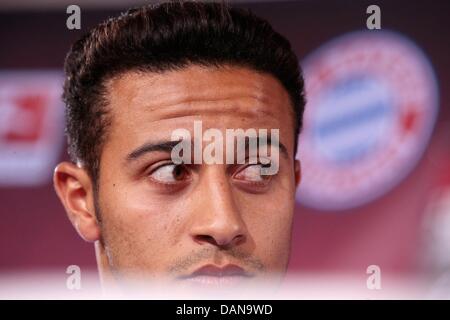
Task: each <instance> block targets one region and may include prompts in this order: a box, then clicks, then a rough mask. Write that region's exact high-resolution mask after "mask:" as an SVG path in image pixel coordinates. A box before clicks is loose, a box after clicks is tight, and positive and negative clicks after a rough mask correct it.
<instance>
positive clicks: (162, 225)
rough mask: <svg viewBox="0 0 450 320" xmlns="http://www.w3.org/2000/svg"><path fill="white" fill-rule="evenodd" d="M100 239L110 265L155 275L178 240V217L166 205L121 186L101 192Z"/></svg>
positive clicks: (144, 194) (138, 191) (137, 191)
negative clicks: (169, 248)
mask: <svg viewBox="0 0 450 320" xmlns="http://www.w3.org/2000/svg"><path fill="white" fill-rule="evenodd" d="M100 200H101V201H100V207H101V211H102V212H101V213H102V220H103V224H102V236H103V239H104V242H105V246H106V247H107V250H108V251H109V254H110V258H111V259H113V261H112V262H113V263H114V265H116V266H120V267H121V268H131V269H139V268H149V267H151V269H152V270H155V271H158V270H159V269H160V267H162V265H163V264H164V261H165V260H170V257H169V256H170V255H171V253H170V251H171V250H167V248H168V245H169V243H171V242H173V241H174V239H175V238H177V235H176V234H177V230H178V229H179V228H178V226H177V221H178V220H179V218H178V217H177V213H176V212H174V211H173V207H172V206H170V205H168V204H167V203H166V204H164V203H161V201H159V199H157V198H152V197H151V196H150V194H146V193H145V192H142V191H140V190H136V189H133V188H132V187H130V186H128V187H126V188H120V185H118V184H115V185H114V186H110V187H107V186H105V187H104V188H103V189H101V194H100Z"/></svg>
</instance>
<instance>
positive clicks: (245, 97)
mask: <svg viewBox="0 0 450 320" xmlns="http://www.w3.org/2000/svg"><path fill="white" fill-rule="evenodd" d="M107 89H108V97H109V99H108V100H109V103H110V106H112V109H111V110H110V111H112V112H113V113H114V114H117V113H121V112H126V113H127V114H136V112H133V113H130V112H129V111H137V112H140V111H142V112H146V113H153V114H154V116H155V118H156V117H158V116H164V115H170V114H171V113H172V112H173V111H175V110H174V109H175V108H177V107H178V108H179V107H180V106H181V105H184V106H185V107H187V106H189V108H182V109H183V110H184V111H186V112H187V113H191V114H192V113H204V112H206V113H207V112H214V113H216V112H220V111H224V112H229V111H237V112H247V113H250V114H260V113H266V114H269V115H273V114H277V113H279V112H280V111H281V110H279V107H280V106H282V105H284V106H287V107H290V100H289V95H288V93H287V91H286V90H285V89H284V87H283V86H282V85H281V83H280V82H279V81H278V80H277V79H275V78H274V77H273V76H271V75H269V74H264V73H258V72H256V71H253V70H249V69H246V68H240V67H227V66H223V67H220V68H217V67H202V66H196V65H194V66H190V67H186V68H183V69H181V70H176V71H168V72H163V73H151V72H128V73H125V74H123V75H121V76H120V77H118V78H115V79H113V80H111V81H109V83H108V84H107ZM215 102H218V103H219V104H220V107H218V108H213V107H210V106H209V107H208V106H206V105H214V104H215ZM227 102H230V103H227ZM250 106H251V107H250ZM135 108H136V110H135ZM217 109H219V110H217ZM230 109H231V110H230ZM179 111H181V110H179ZM177 113H179V112H177Z"/></svg>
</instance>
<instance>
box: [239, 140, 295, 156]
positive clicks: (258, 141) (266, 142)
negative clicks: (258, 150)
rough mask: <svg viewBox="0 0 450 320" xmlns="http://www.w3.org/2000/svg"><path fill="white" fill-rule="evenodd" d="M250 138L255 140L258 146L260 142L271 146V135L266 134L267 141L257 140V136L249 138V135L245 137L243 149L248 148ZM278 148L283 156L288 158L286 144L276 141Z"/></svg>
mask: <svg viewBox="0 0 450 320" xmlns="http://www.w3.org/2000/svg"><path fill="white" fill-rule="evenodd" d="M250 140H252V141H253V140H256V145H257V146H258V147H259V146H261V145H262V144H263V145H267V146H272V139H271V136H270V135H269V136H267V141H264V139H263V140H259V138H251V137H247V138H246V139H245V149H246V150H248V149H249V145H250ZM278 149H279V151H281V153H282V154H283V156H284V157H286V158H289V152H288V151H287V148H286V146H285V145H284V144H283V143H281V141H278Z"/></svg>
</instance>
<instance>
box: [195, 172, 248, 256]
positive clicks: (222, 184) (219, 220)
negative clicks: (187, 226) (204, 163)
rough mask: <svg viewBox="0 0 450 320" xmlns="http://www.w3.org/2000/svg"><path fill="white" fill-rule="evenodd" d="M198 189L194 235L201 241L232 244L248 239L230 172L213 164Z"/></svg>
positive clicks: (225, 246)
mask: <svg viewBox="0 0 450 320" xmlns="http://www.w3.org/2000/svg"><path fill="white" fill-rule="evenodd" d="M210 169H211V170H209V172H208V173H206V174H205V176H204V177H203V178H204V179H202V180H203V181H202V182H201V183H200V185H199V186H198V189H197V194H196V195H195V196H196V197H198V198H197V200H196V202H197V203H196V206H195V208H194V210H195V211H196V212H195V214H194V215H193V222H192V227H191V230H190V231H191V232H190V233H191V237H192V238H193V240H194V241H195V242H197V243H199V244H212V245H214V246H217V247H221V248H231V247H234V246H237V245H239V244H242V243H244V242H245V240H246V237H247V229H246V226H245V223H244V221H243V220H242V217H241V213H240V212H239V209H238V206H237V204H236V202H235V199H234V196H233V190H232V188H231V186H230V184H229V181H228V177H227V174H226V173H225V172H220V170H214V169H213V168H210Z"/></svg>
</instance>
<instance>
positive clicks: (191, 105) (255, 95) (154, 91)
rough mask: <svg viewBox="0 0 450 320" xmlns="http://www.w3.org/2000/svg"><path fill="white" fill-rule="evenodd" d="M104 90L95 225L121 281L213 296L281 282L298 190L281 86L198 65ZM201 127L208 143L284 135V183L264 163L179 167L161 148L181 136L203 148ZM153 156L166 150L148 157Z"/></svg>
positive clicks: (136, 77)
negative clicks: (222, 288)
mask: <svg viewBox="0 0 450 320" xmlns="http://www.w3.org/2000/svg"><path fill="white" fill-rule="evenodd" d="M107 88H108V100H109V104H108V110H109V112H110V115H111V119H112V122H111V125H110V127H108V134H107V138H106V140H105V144H104V147H103V149H102V154H101V159H100V160H101V161H100V175H99V181H98V186H99V191H98V196H97V208H98V211H99V212H97V214H98V215H100V217H99V218H101V224H100V227H99V228H100V234H101V239H102V241H101V243H102V248H103V250H102V251H103V252H104V255H105V257H104V258H105V259H106V261H107V265H108V268H110V270H111V271H112V273H113V274H114V275H115V277H116V278H117V279H121V280H125V279H128V280H129V279H135V280H136V279H142V277H146V278H151V279H159V278H166V279H169V280H170V281H174V282H176V283H195V284H215V285H217V284H218V285H227V284H231V283H233V284H234V283H245V282H246V281H254V280H256V281H257V280H258V279H261V278H263V277H266V276H273V275H275V276H276V277H280V276H281V275H282V274H283V273H284V272H285V270H286V267H287V264H288V259H289V252H290V240H291V226H292V219H293V212H294V195H295V188H296V183H297V182H298V179H299V167H298V163H297V164H296V163H295V161H294V154H293V153H294V144H295V141H294V134H293V132H294V127H293V126H294V120H293V115H292V114H293V111H292V106H291V103H290V100H289V96H288V93H287V91H286V90H285V89H284V87H283V86H282V85H281V84H280V83H279V82H278V81H277V80H276V79H275V78H274V77H272V76H270V75H267V74H259V73H257V72H254V71H251V70H248V69H244V68H237V67H226V68H225V67H223V68H219V69H218V68H206V67H199V66H190V67H187V68H185V69H183V70H178V71H171V72H165V73H162V74H155V73H132V72H129V73H126V74H124V75H121V76H120V77H118V78H116V79H113V80H111V81H109V82H108V84H107ZM194 120H195V121H201V122H202V129H203V132H204V131H206V130H207V129H209V128H216V129H219V130H220V131H221V132H222V133H223V136H224V137H225V135H226V129H238V128H241V129H244V130H245V129H249V128H254V129H256V130H258V129H267V130H268V132H270V129H279V130H280V131H279V140H280V145H283V146H284V147H285V152H283V151H280V154H279V159H278V161H279V170H278V173H277V174H275V175H271V176H261V175H260V168H261V165H260V164H248V163H246V164H205V163H203V164H186V165H183V164H181V165H176V164H174V163H173V162H172V160H171V152H170V150H166V148H164V147H160V146H161V143H162V144H163V145H164V143H165V142H168V141H170V138H171V134H172V132H173V131H174V130H176V129H179V128H184V129H187V130H189V131H190V132H191V137H192V138H193V139H194V132H193V128H194ZM197 138H198V137H197ZM200 138H201V137H200ZM149 145H152V146H155V145H156V146H158V147H151V148H145V147H144V148H143V146H149ZM202 146H203V147H204V146H205V142H203V145H202ZM143 150H144V151H143ZM225 152H229V150H224V153H225Z"/></svg>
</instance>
